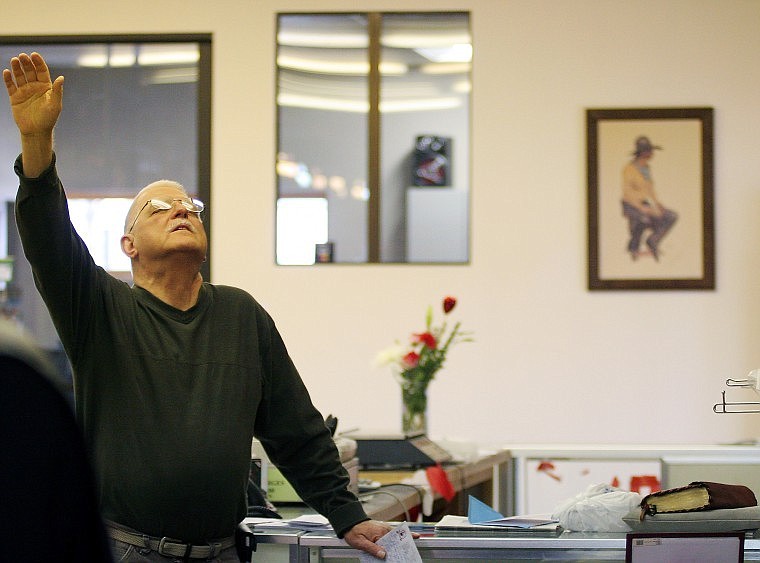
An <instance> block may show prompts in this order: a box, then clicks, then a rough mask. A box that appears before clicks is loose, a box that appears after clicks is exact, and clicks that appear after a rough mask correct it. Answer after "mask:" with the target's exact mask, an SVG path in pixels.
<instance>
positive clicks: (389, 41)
mask: <svg viewBox="0 0 760 563" xmlns="http://www.w3.org/2000/svg"><path fill="white" fill-rule="evenodd" d="M471 40H472V39H471V38H470V34H469V33H467V32H463V31H462V32H451V33H445V32H442V31H440V30H430V31H425V30H418V31H415V32H414V33H407V32H395V33H384V34H383V36H382V37H381V38H380V43H382V44H383V45H385V46H386V47H396V48H398V49H420V48H426V47H427V48H431V47H450V46H451V45H457V44H459V43H463V44H468V43H470V42H471Z"/></svg>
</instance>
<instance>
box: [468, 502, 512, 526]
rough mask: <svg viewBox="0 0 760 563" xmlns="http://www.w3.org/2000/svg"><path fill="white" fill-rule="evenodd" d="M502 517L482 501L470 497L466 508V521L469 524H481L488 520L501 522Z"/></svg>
mask: <svg viewBox="0 0 760 563" xmlns="http://www.w3.org/2000/svg"><path fill="white" fill-rule="evenodd" d="M502 518H504V515H503V514H501V513H500V512H497V511H496V510H494V509H493V508H491V507H490V506H488V505H487V504H486V503H484V502H483V501H480V500H478V499H476V498H475V497H474V496H472V495H470V496H469V499H468V506H467V519H468V520H469V521H470V524H483V523H484V522H488V521H490V520H501V519H502Z"/></svg>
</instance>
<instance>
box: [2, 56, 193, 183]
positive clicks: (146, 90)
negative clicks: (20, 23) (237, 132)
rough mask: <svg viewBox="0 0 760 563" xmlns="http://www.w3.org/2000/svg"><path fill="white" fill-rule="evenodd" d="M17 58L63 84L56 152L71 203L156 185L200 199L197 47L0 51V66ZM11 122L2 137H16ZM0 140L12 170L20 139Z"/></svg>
mask: <svg viewBox="0 0 760 563" xmlns="http://www.w3.org/2000/svg"><path fill="white" fill-rule="evenodd" d="M22 51H23V52H27V53H28V52H31V51H39V52H40V53H42V54H43V56H45V60H46V61H47V63H48V66H50V68H51V72H52V73H53V75H54V77H55V76H58V75H64V76H65V77H66V88H65V93H64V110H63V113H62V114H61V118H60V120H59V122H58V126H57V127H56V151H57V153H58V170H59V173H60V175H61V178H62V180H63V182H64V185H65V186H66V191H67V193H68V194H69V195H72V196H73V195H91V196H103V195H118V196H129V197H131V196H134V194H135V193H136V192H137V190H138V189H140V188H142V187H143V186H145V185H147V184H149V183H151V182H153V181H155V180H156V179H160V178H170V179H173V180H177V181H178V182H180V183H181V184H183V185H184V186H185V188H186V189H187V190H188V191H189V192H191V193H193V194H197V192H198V166H197V153H198V149H197V138H198V134H197V115H198V111H197V107H198V89H197V83H198V60H199V47H198V44H197V43H139V44H138V43H118V44H104V43H97V44H93V43H86V44H74V45H60V44H59V45H39V44H26V45H0V60H2V61H3V66H6V65H7V64H8V61H9V60H10V58H11V57H13V56H15V55H17V54H18V53H19V52H22ZM9 114H10V112H3V120H4V123H3V124H2V125H3V130H6V129H5V126H6V125H7V126H8V127H9V128H8V129H7V130H8V131H15V126H14V125H13V121H12V118H11V116H10V115H9ZM6 121H7V123H6ZM2 137H8V138H7V139H5V140H3V141H0V143H2V144H0V157H3V158H4V159H5V161H6V162H12V159H13V158H15V156H16V154H17V153H18V139H17V137H16V136H15V135H3V136H2ZM0 168H2V169H3V170H5V169H6V168H7V169H8V170H5V171H4V172H2V174H3V176H0V182H1V185H0V189H1V190H2V195H4V196H7V195H8V191H9V190H10V192H11V193H12V194H15V189H16V187H17V185H18V182H17V181H16V180H15V175H13V171H12V170H10V166H7V167H0Z"/></svg>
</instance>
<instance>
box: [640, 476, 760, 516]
mask: <svg viewBox="0 0 760 563" xmlns="http://www.w3.org/2000/svg"><path fill="white" fill-rule="evenodd" d="M640 506H641V519H643V518H644V516H646V515H647V514H648V515H654V514H661V513H664V512H691V511H694V510H714V509H717V508H744V507H747V506H757V499H756V498H755V493H753V492H752V491H751V490H750V489H749V488H748V487H745V486H744V485H729V484H725V483H711V482H708V481H694V482H693V483H689V484H688V485H686V486H685V487H676V488H674V489H665V490H664V491H657V492H655V493H651V494H648V495H647V496H645V497H644V498H643V499H642V501H641V505H640Z"/></svg>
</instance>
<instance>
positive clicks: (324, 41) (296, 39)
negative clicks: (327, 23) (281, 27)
mask: <svg viewBox="0 0 760 563" xmlns="http://www.w3.org/2000/svg"><path fill="white" fill-rule="evenodd" d="M277 43H278V44H279V45H288V46H290V47H327V48H337V49H364V48H366V47H367V46H368V45H369V37H368V36H367V34H366V33H339V32H330V33H318V32H313V33H310V32H308V31H280V32H279V33H278V34H277Z"/></svg>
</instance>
